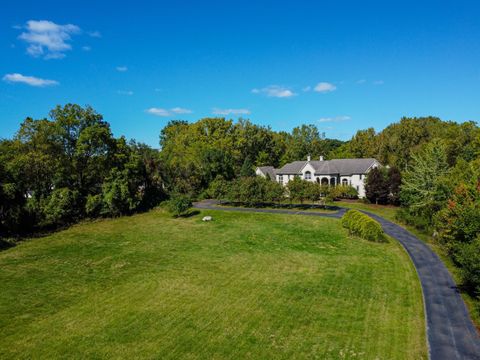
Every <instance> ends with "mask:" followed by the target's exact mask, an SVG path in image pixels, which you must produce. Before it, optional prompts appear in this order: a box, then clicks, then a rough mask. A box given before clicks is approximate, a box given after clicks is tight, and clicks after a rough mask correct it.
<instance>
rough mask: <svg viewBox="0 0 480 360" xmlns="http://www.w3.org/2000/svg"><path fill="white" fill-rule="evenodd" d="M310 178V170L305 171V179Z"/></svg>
mask: <svg viewBox="0 0 480 360" xmlns="http://www.w3.org/2000/svg"><path fill="white" fill-rule="evenodd" d="M311 179H312V173H311V172H310V171H306V172H305V180H311Z"/></svg>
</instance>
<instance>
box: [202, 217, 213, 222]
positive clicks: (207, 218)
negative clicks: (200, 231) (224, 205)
mask: <svg viewBox="0 0 480 360" xmlns="http://www.w3.org/2000/svg"><path fill="white" fill-rule="evenodd" d="M202 221H212V217H211V216H204V217H203V219H202Z"/></svg>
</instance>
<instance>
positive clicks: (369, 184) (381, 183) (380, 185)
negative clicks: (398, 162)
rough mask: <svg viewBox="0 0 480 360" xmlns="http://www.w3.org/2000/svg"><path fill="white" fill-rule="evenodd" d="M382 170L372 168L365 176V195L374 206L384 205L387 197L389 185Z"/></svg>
mask: <svg viewBox="0 0 480 360" xmlns="http://www.w3.org/2000/svg"><path fill="white" fill-rule="evenodd" d="M386 175H387V174H386V172H385V171H384V170H383V169H379V168H373V169H372V170H370V172H369V173H368V175H367V179H366V182H365V195H366V197H367V199H368V200H369V201H370V202H372V203H374V204H386V203H387V202H388V195H389V190H390V189H389V183H388V180H387V176H386Z"/></svg>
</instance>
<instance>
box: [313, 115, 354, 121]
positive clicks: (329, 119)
mask: <svg viewBox="0 0 480 360" xmlns="http://www.w3.org/2000/svg"><path fill="white" fill-rule="evenodd" d="M350 119H351V117H350V116H347V115H343V116H335V117H323V118H320V119H318V120H317V122H319V123H327V122H342V121H347V120H350Z"/></svg>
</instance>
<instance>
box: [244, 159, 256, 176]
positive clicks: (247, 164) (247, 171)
mask: <svg viewBox="0 0 480 360" xmlns="http://www.w3.org/2000/svg"><path fill="white" fill-rule="evenodd" d="M240 176H243V177H248V176H255V171H254V170H253V163H252V161H251V160H250V157H249V156H247V157H246V158H245V161H244V162H243V165H242V167H241V169H240Z"/></svg>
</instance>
